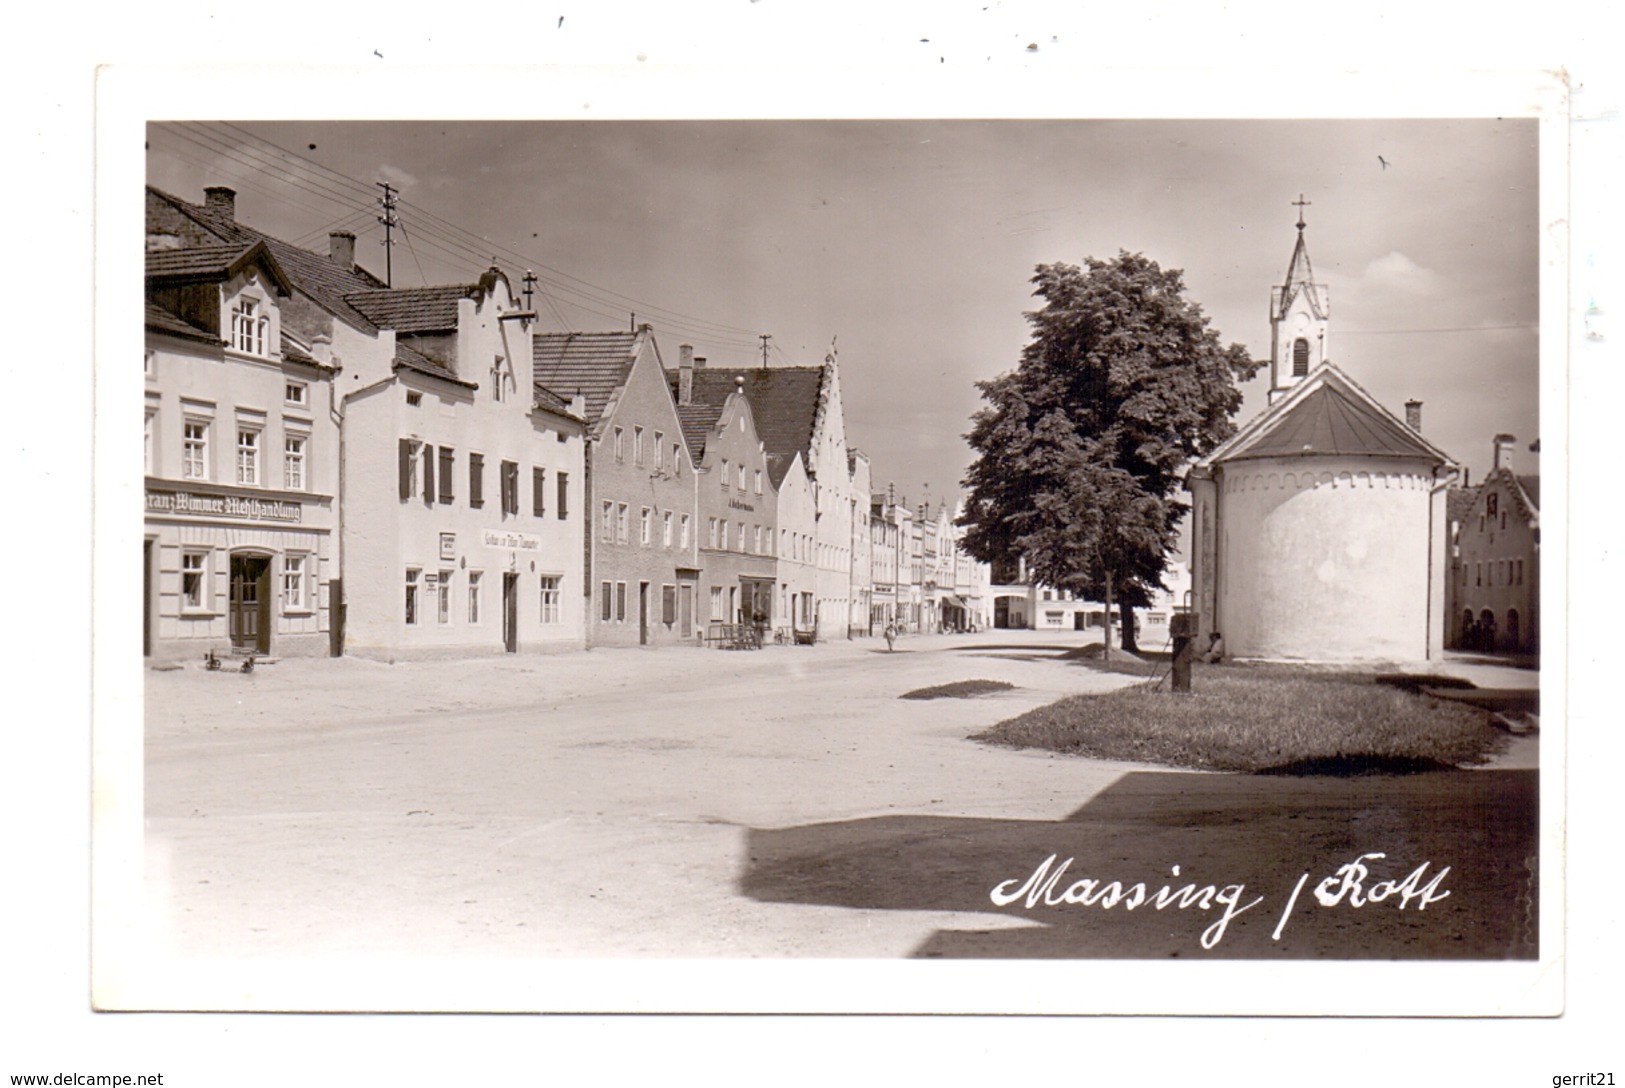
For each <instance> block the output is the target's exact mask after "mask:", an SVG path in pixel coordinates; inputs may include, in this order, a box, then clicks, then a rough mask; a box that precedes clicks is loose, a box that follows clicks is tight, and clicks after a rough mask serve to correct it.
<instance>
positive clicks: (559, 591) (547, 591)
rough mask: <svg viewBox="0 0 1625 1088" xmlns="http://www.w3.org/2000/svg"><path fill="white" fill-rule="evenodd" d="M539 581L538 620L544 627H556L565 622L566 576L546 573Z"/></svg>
mask: <svg viewBox="0 0 1625 1088" xmlns="http://www.w3.org/2000/svg"><path fill="white" fill-rule="evenodd" d="M538 581H539V582H540V587H539V592H538V594H537V602H538V605H539V610H538V612H537V617H538V619H537V622H539V623H541V624H542V625H543V626H544V627H556V626H558V625H559V624H561V623H563V622H564V607H563V601H564V578H563V577H562V576H561V575H557V574H544V575H542V576H541V577H540V578H539V579H538Z"/></svg>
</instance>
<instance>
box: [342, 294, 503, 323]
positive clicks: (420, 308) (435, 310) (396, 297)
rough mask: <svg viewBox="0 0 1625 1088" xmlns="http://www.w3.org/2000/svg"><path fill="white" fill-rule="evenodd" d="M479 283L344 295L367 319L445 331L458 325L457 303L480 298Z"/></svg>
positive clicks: (346, 300) (345, 299) (374, 321)
mask: <svg viewBox="0 0 1625 1088" xmlns="http://www.w3.org/2000/svg"><path fill="white" fill-rule="evenodd" d="M479 295H480V288H479V285H478V284H452V285H450V286H446V287H406V288H398V289H394V290H382V291H358V292H355V293H354V294H349V295H345V296H344V301H345V302H347V303H349V304H350V305H351V306H353V307H355V308H356V309H357V310H359V311H360V312H361V313H362V314H364V315H365V316H366V318H367V320H369V321H371V322H372V323H373V324H374V325H377V326H378V327H379V328H382V329H394V330H395V331H396V332H403V333H422V332H444V331H446V330H449V329H455V328H456V327H457V303H458V301H459V300H460V299H465V298H478V297H479Z"/></svg>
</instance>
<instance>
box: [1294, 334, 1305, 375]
mask: <svg viewBox="0 0 1625 1088" xmlns="http://www.w3.org/2000/svg"><path fill="white" fill-rule="evenodd" d="M1308 373H1309V341H1307V340H1305V339H1304V338H1303V337H1301V336H1300V337H1298V338H1297V339H1296V340H1294V341H1292V376H1293V377H1294V378H1301V377H1303V376H1304V375H1306V374H1308Z"/></svg>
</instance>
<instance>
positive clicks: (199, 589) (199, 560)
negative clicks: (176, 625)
mask: <svg viewBox="0 0 1625 1088" xmlns="http://www.w3.org/2000/svg"><path fill="white" fill-rule="evenodd" d="M181 607H182V608H185V609H188V610H196V611H201V610H203V609H205V608H207V607H209V553H208V552H202V551H187V552H182V553H181Z"/></svg>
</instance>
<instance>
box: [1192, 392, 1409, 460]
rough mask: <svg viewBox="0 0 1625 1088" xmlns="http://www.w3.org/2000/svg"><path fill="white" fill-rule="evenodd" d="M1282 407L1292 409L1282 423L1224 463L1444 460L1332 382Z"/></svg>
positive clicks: (1280, 417)
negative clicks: (1324, 458) (1329, 457)
mask: <svg viewBox="0 0 1625 1088" xmlns="http://www.w3.org/2000/svg"><path fill="white" fill-rule="evenodd" d="M1282 403H1283V404H1285V405H1287V406H1286V407H1284V408H1283V409H1282V410H1281V411H1280V412H1279V413H1277V414H1276V418H1274V419H1273V420H1271V421H1270V422H1269V423H1268V425H1266V426H1264V427H1262V428H1259V429H1257V430H1256V431H1254V432H1253V434H1252V435H1250V436H1248V437H1244V438H1243V439H1242V441H1240V442H1238V443H1236V444H1235V445H1234V446H1233V447H1232V448H1231V449H1230V450H1228V451H1225V452H1224V453H1223V454H1222V455H1221V456H1220V457H1219V458H1218V459H1219V460H1225V461H1239V460H1244V459H1247V458H1253V457H1307V456H1321V455H1325V454H1347V455H1352V456H1362V457H1407V458H1423V459H1426V460H1430V461H1438V460H1439V459H1440V458H1439V455H1438V452H1437V451H1436V450H1435V449H1434V448H1433V447H1431V446H1429V445H1428V444H1427V443H1426V442H1425V441H1423V440H1422V438H1421V436H1420V435H1418V434H1417V433H1416V432H1415V431H1412V430H1411V429H1410V428H1409V427H1406V426H1405V425H1404V424H1403V423H1401V422H1399V421H1398V420H1397V419H1395V418H1394V417H1393V416H1392V415H1391V414H1389V413H1387V412H1384V411H1383V410H1381V409H1380V408H1378V407H1376V406H1374V405H1373V404H1371V403H1367V402H1366V401H1365V400H1363V399H1362V398H1360V397H1357V396H1354V395H1352V394H1351V393H1350V392H1349V391H1348V390H1345V389H1342V388H1339V387H1338V385H1336V384H1334V383H1333V382H1331V381H1324V382H1322V383H1321V384H1320V385H1319V386H1318V388H1315V389H1313V390H1312V391H1311V392H1309V393H1307V394H1306V395H1304V396H1303V397H1301V398H1298V399H1294V400H1292V401H1290V402H1285V401H1283V402H1282ZM1266 412H1267V413H1268V410H1266Z"/></svg>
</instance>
